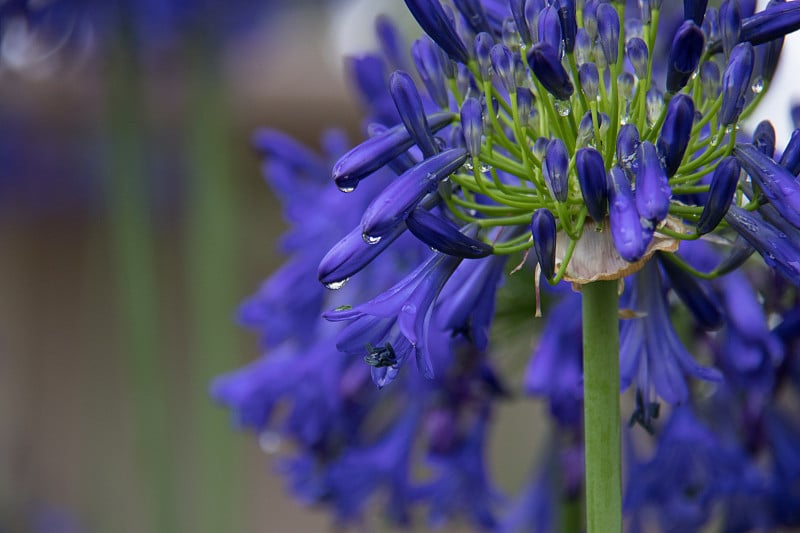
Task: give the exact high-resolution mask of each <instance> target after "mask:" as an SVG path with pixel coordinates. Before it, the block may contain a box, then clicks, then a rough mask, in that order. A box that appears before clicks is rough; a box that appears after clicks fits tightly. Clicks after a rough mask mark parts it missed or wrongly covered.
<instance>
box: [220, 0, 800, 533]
mask: <svg viewBox="0 0 800 533" xmlns="http://www.w3.org/2000/svg"><path fill="white" fill-rule="evenodd" d="M623 4H624V3H621V2H603V1H597V0H586V1H585V2H578V3H577V5H576V2H573V1H572V0H558V1H551V2H547V1H544V0H541V1H537V0H453V2H452V3H443V2H440V1H439V0H406V5H407V6H408V8H409V11H410V12H411V14H412V15H413V16H414V18H415V19H416V20H417V22H418V23H419V25H420V27H421V28H422V30H424V32H425V33H426V34H427V35H424V36H422V37H421V38H419V39H417V40H416V41H415V42H414V44H413V45H412V47H411V60H412V61H411V63H413V65H414V70H415V72H410V71H409V70H408V65H409V61H408V60H407V59H406V58H405V55H404V52H403V51H402V50H401V43H402V38H401V36H400V35H399V33H398V30H397V29H396V28H395V27H394V26H392V24H391V23H390V22H389V21H388V20H386V19H381V20H379V22H378V36H379V38H380V40H381V44H382V49H383V53H382V54H369V55H365V56H361V57H356V58H352V59H350V60H349V62H348V66H349V70H350V74H351V75H352V78H353V80H354V87H355V88H356V90H357V91H358V93H359V97H360V99H361V101H362V102H363V103H364V104H365V107H366V113H367V119H366V127H365V132H366V134H367V136H368V138H367V140H365V141H364V142H362V143H361V144H359V145H357V146H355V147H353V148H351V149H350V150H346V149H345V146H344V143H343V142H342V141H341V139H340V138H339V137H337V136H335V135H329V136H328V137H326V139H325V142H324V145H325V147H326V149H325V152H326V156H325V157H322V158H321V157H319V156H318V155H316V154H314V153H311V152H309V151H308V150H307V149H305V148H304V147H302V146H299V145H297V144H296V143H295V142H294V141H292V140H291V139H288V138H286V137H284V136H282V135H280V134H278V133H276V132H272V131H261V132H259V133H258V134H257V136H256V144H257V146H258V148H259V149H260V150H261V152H262V153H263V154H264V156H265V161H266V163H265V175H266V177H267V180H268V181H269V183H270V185H271V187H272V188H273V189H274V190H275V191H276V192H277V194H278V195H279V197H280V198H281V200H282V203H283V205H284V208H285V215H286V218H287V220H288V221H289V223H290V225H291V229H290V231H289V233H288V234H287V235H286V237H285V238H284V241H283V248H284V251H285V252H286V253H288V254H289V256H290V258H289V260H288V261H287V263H286V265H285V266H284V267H283V268H282V269H280V270H279V271H278V272H277V273H275V274H274V275H273V276H272V277H271V278H270V279H269V280H267V281H266V282H265V284H264V285H263V286H262V288H261V289H260V290H259V291H258V293H257V294H256V295H254V296H253V297H252V298H251V299H250V300H248V301H247V302H246V303H245V304H244V306H243V307H242V311H241V318H242V321H243V322H244V323H245V324H246V325H248V326H250V327H253V328H254V329H256V330H258V331H259V332H260V333H261V335H262V339H263V344H264V349H265V352H266V353H265V355H264V356H263V357H262V358H261V359H259V360H257V361H255V362H254V363H252V364H251V365H250V366H248V367H245V368H243V369H240V370H238V371H236V372H233V373H231V374H228V375H225V376H222V377H220V378H218V379H217V380H216V381H215V382H214V384H213V386H212V393H213V395H214V396H215V398H216V399H217V400H219V401H220V402H222V403H224V404H225V405H227V406H229V407H230V408H231V410H232V411H233V412H234V414H235V419H236V420H237V422H238V423H239V424H240V425H242V426H244V427H247V428H249V429H252V430H254V431H256V432H258V433H259V434H261V440H262V442H266V443H267V444H268V446H267V447H268V448H269V449H270V450H274V449H276V448H279V447H281V446H278V444H279V443H283V442H288V443H289V444H290V445H291V449H292V452H291V453H288V454H281V459H280V463H279V464H280V470H281V472H282V473H283V474H284V476H285V477H286V478H287V479H288V481H289V485H290V487H291V490H292V491H293V493H294V494H295V495H296V496H297V497H298V498H299V499H300V500H301V501H304V502H309V503H322V504H325V505H327V506H330V507H331V508H332V510H333V512H334V513H335V516H336V518H337V520H338V521H340V522H343V523H352V522H359V521H361V520H363V519H364V512H365V509H366V507H367V505H368V504H369V503H370V501H372V500H373V495H374V494H376V493H382V494H383V495H384V496H383V500H384V501H386V502H387V505H386V515H387V516H388V517H389V518H390V519H391V520H393V521H394V522H396V523H399V524H407V523H409V521H410V520H411V516H412V510H413V509H414V508H415V507H423V508H426V509H427V510H428V513H429V519H430V522H431V523H432V524H434V525H438V524H440V523H442V522H443V521H446V520H450V519H455V518H459V517H466V518H467V519H469V520H470V523H471V524H472V525H473V526H474V527H476V528H479V529H485V530H497V531H519V530H524V531H529V530H532V531H551V530H553V529H555V528H557V527H558V522H559V520H568V519H569V516H568V515H569V514H570V513H569V512H565V511H564V509H565V507H566V508H569V507H570V505H572V506H575V507H578V508H579V504H578V503H576V502H577V501H578V499H579V498H580V494H581V491H582V473H583V458H582V454H583V452H582V431H583V428H582V423H581V422H582V420H581V417H582V409H581V407H582V401H583V391H582V388H583V370H582V362H581V361H582V351H583V349H582V344H581V330H582V321H581V313H580V308H581V296H580V293H579V292H571V291H570V289H569V287H567V286H565V285H566V284H561V285H559V282H561V281H562V280H566V281H571V282H572V283H573V287H576V288H578V289H579V288H580V285H581V284H584V283H588V282H591V281H595V280H598V279H604V280H617V279H619V280H620V284H621V287H624V292H623V294H622V298H621V303H622V308H623V309H622V310H621V318H622V319H623V320H622V323H621V329H620V335H621V353H620V366H621V372H622V382H621V384H620V386H621V390H622V391H626V390H628V389H629V388H630V389H632V392H631V394H630V395H629V396H630V397H631V400H632V401H631V405H630V406H629V409H628V410H629V414H630V426H631V427H633V426H637V425H638V426H642V427H643V428H644V429H645V430H646V433H650V434H652V435H653V437H652V438H651V437H649V436H647V434H646V433H645V434H644V435H642V433H633V432H632V433H630V438H629V439H627V440H628V441H629V446H628V453H627V454H626V455H627V458H628V461H629V463H630V465H629V468H628V473H629V476H628V479H627V481H626V487H625V492H626V509H627V512H628V513H629V515H630V516H631V517H632V518H631V519H632V521H633V522H634V523H635V524H643V523H644V521H646V520H648V519H649V518H651V517H656V519H657V520H659V521H660V523H661V524H662V525H663V527H664V528H665V529H668V530H675V531H695V530H698V529H699V528H700V527H702V526H703V525H704V524H706V523H707V521H708V520H709V517H710V516H711V510H712V508H714V507H715V506H724V508H725V509H727V510H728V513H727V514H726V517H725V518H724V519H723V522H724V525H725V528H726V530H729V531H745V530H748V529H751V528H769V527H776V526H779V525H781V526H797V525H800V517H799V516H798V513H797V512H796V509H797V503H798V502H800V494H798V487H797V486H796V482H794V481H793V480H796V479H797V478H796V477H794V478H793V477H791V475H794V472H795V471H796V470H797V464H799V463H800V455H798V452H797V451H796V450H800V428H799V427H798V426H800V424H798V423H796V420H797V416H798V413H797V411H796V409H792V408H786V407H782V406H780V403H779V402H778V401H777V398H778V397H780V396H781V395H786V394H796V393H797V386H798V384H800V362H798V356H800V353H798V352H799V351H800V341H798V337H800V328H798V327H797V325H798V322H800V313H799V312H798V309H800V295H798V292H797V286H798V285H800V276H798V274H800V203H798V202H800V193H798V187H800V185H798V184H800V180H798V178H797V177H796V175H797V173H798V172H800V155H798V154H800V130H798V132H796V135H794V136H793V137H792V140H791V141H790V142H789V143H788V145H786V147H785V149H784V151H783V154H782V156H780V157H778V156H777V155H776V154H775V153H774V149H775V138H774V137H775V135H774V130H772V128H771V126H770V125H769V124H768V123H765V124H763V125H760V126H759V128H758V129H757V130H756V132H755V134H754V135H753V138H752V139H751V142H743V138H744V137H745V135H744V134H743V133H741V132H740V131H739V126H738V123H739V120H740V119H741V118H742V117H743V116H745V115H746V114H747V113H748V112H749V111H750V109H752V107H753V106H754V105H755V104H756V103H757V102H758V100H759V99H760V95H761V94H763V92H764V89H765V87H766V86H767V85H768V84H769V81H770V79H771V76H772V74H773V72H774V68H775V62H776V61H777V56H778V53H779V52H780V44H781V42H782V39H783V36H784V35H785V34H787V33H788V32H791V31H794V30H795V29H797V28H798V27H800V3H798V2H788V3H782V2H771V3H770V5H769V7H767V8H766V10H765V11H763V12H759V13H754V10H753V8H752V7H748V5H745V3H744V2H742V3H739V2H736V1H730V0H729V1H726V2H723V4H722V5H721V6H720V7H719V9H716V8H713V7H707V6H706V2H689V1H687V2H684V12H682V13H679V14H676V15H675V17H674V18H676V21H677V23H676V24H674V25H673V27H675V28H677V29H675V31H674V35H673V37H672V40H671V46H670V48H669V50H668V51H662V50H660V49H659V48H657V47H656V46H655V43H656V33H657V32H658V31H659V30H660V28H661V27H660V26H659V20H660V19H662V17H663V21H664V25H666V26H669V24H668V22H669V19H670V14H669V10H668V6H666V5H664V6H662V5H661V2H658V1H652V0H650V1H644V2H639V3H638V5H637V6H636V7H635V8H626V6H625V5H623ZM662 7H663V9H662ZM404 69H405V70H404ZM392 70H394V73H392V74H389V72H390V71H392ZM330 168H332V171H329V170H328V169H330ZM343 192H344V193H347V194H346V195H343V194H342V193H343ZM406 230H409V231H406ZM756 251H757V252H758V253H759V254H760V255H761V256H762V257H763V258H764V262H763V263H758V264H756V263H755V262H752V261H751V262H748V263H747V264H746V265H745V262H746V261H747V260H748V258H749V257H750V256H752V255H753V253H754V252H756ZM512 256H515V257H516V259H514V258H512ZM509 258H511V259H509ZM765 264H766V267H767V268H765V266H764V265H765ZM514 265H518V266H514ZM743 265H745V266H743ZM509 267H512V268H513V272H516V271H518V270H525V271H527V272H530V270H533V271H534V272H535V274H534V277H535V278H536V289H535V290H534V288H533V287H530V286H529V285H526V284H521V285H520V284H517V285H515V289H512V290H510V291H507V292H511V293H520V294H519V296H520V298H514V297H511V298H509V299H505V300H504V299H500V301H499V303H498V298H497V294H498V288H499V287H500V286H501V285H503V283H505V282H506V281H507V279H508V276H507V275H506V273H507V272H508V271H509ZM531 267H533V268H531ZM739 267H742V268H739ZM775 273H777V274H778V276H777V277H776V276H775ZM540 274H541V275H542V276H540ZM523 276H525V274H516V276H515V278H516V279H520V278H522V277H523ZM527 276H528V278H530V276H531V275H530V273H528V274H527ZM315 277H316V278H317V279H318V280H319V281H320V282H321V283H315V282H314V278H315ZM511 279H512V281H509V282H508V283H509V284H511V283H513V280H514V278H511ZM542 280H543V281H545V282H549V284H552V285H557V286H556V287H554V288H553V289H549V288H548V289H546V290H543V291H541V293H540V291H539V287H538V283H539V281H542ZM531 285H533V284H531ZM527 288H529V290H526V289H527ZM516 289H519V290H516ZM540 296H541V297H542V299H543V300H544V307H545V309H546V314H547V319H546V324H545V325H544V329H543V330H542V332H541V335H540V336H539V342H538V345H537V346H536V348H535V349H534V353H533V357H532V358H531V360H530V361H529V363H528V366H527V369H526V371H525V374H524V383H523V386H524V390H525V392H526V393H527V394H528V395H530V396H532V397H538V398H543V399H545V400H546V401H547V403H548V406H549V410H550V413H551V415H552V418H553V420H554V422H555V423H554V424H552V429H551V430H550V431H549V433H550V435H551V438H550V444H549V445H548V450H547V452H546V453H543V454H542V461H543V464H544V466H540V467H537V468H534V469H533V470H532V475H531V478H530V481H529V483H527V484H526V485H525V487H524V488H523V489H522V492H521V493H520V494H519V496H518V497H517V498H514V499H506V498H503V497H501V495H500V493H499V491H498V490H497V489H496V488H495V482H494V481H493V480H492V478H491V472H490V470H489V468H488V464H487V460H486V455H487V447H488V445H489V431H490V429H491V421H492V415H493V413H494V411H495V409H496V405H497V402H498V401H500V400H503V399H507V398H508V397H509V396H510V395H511V391H510V389H511V385H506V382H508V383H510V384H514V383H515V380H514V378H513V377H511V376H508V378H509V379H504V378H503V377H502V376H501V374H503V373H502V372H501V371H500V370H499V368H498V364H497V363H498V360H499V359H500V358H499V357H497V352H496V351H495V350H496V347H494V346H493V344H492V343H490V330H491V329H492V327H493V326H497V327H498V328H499V327H509V328H513V329H515V330H525V329H526V328H527V327H528V326H527V325H525V324H524V323H518V322H516V321H515V318H514V317H519V316H520V315H524V314H528V315H530V314H532V313H533V301H534V298H535V299H536V301H537V309H538V301H539V298H540ZM519 300H524V303H522V304H520V303H519ZM679 301H680V302H681V303H682V305H677V304H678V302H679ZM520 305H521V308H522V309H523V311H522V312H515V309H517V310H519V306H520ZM496 307H499V310H500V311H501V312H500V313H495V309H496ZM496 315H497V316H496ZM498 317H503V318H502V319H500V318H498ZM495 318H498V319H497V320H495ZM692 354H694V355H692ZM691 378H695V379H691ZM631 385H635V386H634V387H630V386H631ZM626 397H627V396H626ZM661 402H664V403H665V404H666V405H665V406H664V407H665V408H664V409H662V404H661ZM642 437H644V438H645V439H649V440H650V443H651V445H642V443H641V442H640V441H641V440H642ZM648 450H649V451H648ZM554 463H557V464H558V465H559V467H558V468H555V467H553V464H554ZM548 465H549V466H548ZM423 471H424V472H425V474H420V472H423ZM790 474H791V475H790ZM742 501H752V502H755V504H754V505H752V506H750V507H748V508H742V506H741V502H742ZM562 525H563V523H562ZM565 527H566V526H565Z"/></svg>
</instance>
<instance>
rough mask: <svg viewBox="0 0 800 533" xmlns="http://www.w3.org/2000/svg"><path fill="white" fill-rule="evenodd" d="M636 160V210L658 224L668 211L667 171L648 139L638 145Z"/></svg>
mask: <svg viewBox="0 0 800 533" xmlns="http://www.w3.org/2000/svg"><path fill="white" fill-rule="evenodd" d="M638 160H639V172H638V174H637V175H636V210H637V211H638V212H639V216H640V217H642V218H644V219H647V220H649V221H650V222H652V223H654V224H658V223H659V222H661V221H662V220H664V219H665V218H667V214H668V213H669V200H670V197H671V195H672V191H671V190H670V187H669V183H668V182H667V173H666V171H665V170H664V167H662V166H661V160H660V159H659V157H658V152H657V151H656V147H655V146H653V144H652V143H650V142H649V141H645V142H643V143H642V144H641V145H640V146H639V152H638Z"/></svg>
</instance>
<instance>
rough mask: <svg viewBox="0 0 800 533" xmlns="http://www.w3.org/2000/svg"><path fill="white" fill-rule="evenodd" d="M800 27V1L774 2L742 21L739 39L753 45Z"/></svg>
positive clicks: (781, 35) (779, 36) (776, 37)
mask: <svg viewBox="0 0 800 533" xmlns="http://www.w3.org/2000/svg"><path fill="white" fill-rule="evenodd" d="M798 29H800V2H786V3H773V4H771V5H768V6H767V8H766V9H764V10H763V11H761V12H759V13H756V14H755V15H753V16H752V17H748V18H746V19H744V20H743V21H742V32H741V34H740V36H739V39H740V40H742V41H747V42H749V43H750V44H752V45H754V46H755V45H757V44H761V43H766V42H769V41H772V40H774V39H778V38H781V37H783V36H785V35H787V34H789V33H792V32H793V31H796V30H798Z"/></svg>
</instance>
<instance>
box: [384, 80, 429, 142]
mask: <svg viewBox="0 0 800 533" xmlns="http://www.w3.org/2000/svg"><path fill="white" fill-rule="evenodd" d="M389 92H390V93H391V95H392V99H393V100H394V104H395V106H397V112H398V113H399V114H400V119H401V120H402V121H403V124H405V126H406V129H407V130H408V132H409V133H410V134H411V137H412V138H413V139H414V142H415V143H416V145H417V146H419V148H420V150H422V154H423V155H424V156H425V157H431V156H432V155H435V154H436V153H438V152H439V148H438V147H437V146H436V143H435V142H434V140H433V134H432V133H431V129H430V127H429V126H428V120H427V118H426V117H425V109H424V108H423V107H422V98H420V96H419V92H418V91H417V86H416V85H415V84H414V80H413V79H411V76H409V75H408V74H407V73H405V72H403V71H401V70H397V71H395V72H393V73H392V75H391V77H390V78H389Z"/></svg>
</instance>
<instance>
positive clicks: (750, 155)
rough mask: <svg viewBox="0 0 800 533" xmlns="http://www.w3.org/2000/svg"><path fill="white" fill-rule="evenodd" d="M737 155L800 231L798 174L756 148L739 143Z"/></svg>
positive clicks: (735, 153)
mask: <svg viewBox="0 0 800 533" xmlns="http://www.w3.org/2000/svg"><path fill="white" fill-rule="evenodd" d="M733 155H734V156H735V157H736V159H738V160H739V163H741V164H742V168H743V169H744V170H745V172H747V173H748V174H749V175H750V177H751V178H752V179H753V182H754V183H756V184H757V185H758V186H759V187H761V191H762V192H763V193H764V195H765V196H766V197H767V198H768V199H769V201H770V203H771V204H772V205H773V206H774V207H775V209H777V210H778V212H779V213H780V214H781V215H783V217H784V218H785V219H786V220H788V221H789V223H791V224H792V225H793V226H794V227H796V228H800V182H798V181H796V180H795V177H794V174H791V173H790V172H789V171H788V170H787V169H785V168H783V167H782V166H780V165H779V164H777V163H776V162H775V161H773V160H772V159H771V158H770V157H767V156H765V155H764V154H762V153H761V152H759V151H758V148H756V147H755V146H753V145H752V144H738V143H737V144H736V146H735V147H734V148H733ZM751 244H752V243H751ZM754 246H755V245H754ZM756 248H757V247H756Z"/></svg>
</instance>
